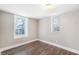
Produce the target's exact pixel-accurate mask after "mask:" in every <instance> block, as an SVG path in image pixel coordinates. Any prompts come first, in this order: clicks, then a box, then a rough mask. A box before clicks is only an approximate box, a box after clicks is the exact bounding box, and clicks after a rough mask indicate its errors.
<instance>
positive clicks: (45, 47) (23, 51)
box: [2, 41, 77, 55]
mask: <svg viewBox="0 0 79 59" xmlns="http://www.w3.org/2000/svg"><path fill="white" fill-rule="evenodd" d="M2 55H77V54H76V53H73V52H70V51H67V50H64V49H61V48H58V47H56V46H52V45H49V44H47V43H44V42H41V41H35V42H31V43H29V44H26V45H23V46H20V47H17V48H13V49H9V50H6V51H3V52H2Z"/></svg>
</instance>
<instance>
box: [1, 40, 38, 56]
mask: <svg viewBox="0 0 79 59" xmlns="http://www.w3.org/2000/svg"><path fill="white" fill-rule="evenodd" d="M37 40H38V39H33V40H29V41H27V42H24V43H20V44H16V45H12V46H8V47H5V48H0V55H1V52H2V51H5V50H8V49H12V48H15V47H19V46H22V45H24V44H28V43H30V42H33V41H37Z"/></svg>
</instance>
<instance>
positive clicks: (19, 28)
mask: <svg viewBox="0 0 79 59" xmlns="http://www.w3.org/2000/svg"><path fill="white" fill-rule="evenodd" d="M23 34H25V17H23V16H18V17H17V19H16V35H23Z"/></svg>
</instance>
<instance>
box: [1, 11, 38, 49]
mask: <svg viewBox="0 0 79 59" xmlns="http://www.w3.org/2000/svg"><path fill="white" fill-rule="evenodd" d="M36 38H37V20H33V19H31V18H29V20H28V37H23V38H19V39H14V14H11V13H7V12H3V11H0V48H2V47H7V46H11V45H15V44H20V43H23V42H26V41H29V40H32V39H36Z"/></svg>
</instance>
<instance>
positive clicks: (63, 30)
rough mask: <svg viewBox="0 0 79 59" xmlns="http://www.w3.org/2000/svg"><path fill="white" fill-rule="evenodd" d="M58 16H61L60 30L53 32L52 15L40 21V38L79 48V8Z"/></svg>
mask: <svg viewBox="0 0 79 59" xmlns="http://www.w3.org/2000/svg"><path fill="white" fill-rule="evenodd" d="M58 17H59V18H60V31H59V32H54V31H53V32H51V17H46V18H43V19H41V20H40V21H39V38H40V39H42V40H46V41H49V42H52V43H56V44H59V45H62V46H65V47H69V48H73V49H76V50H79V10H77V11H72V12H67V13H64V14H61V15H59V16H58Z"/></svg>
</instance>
